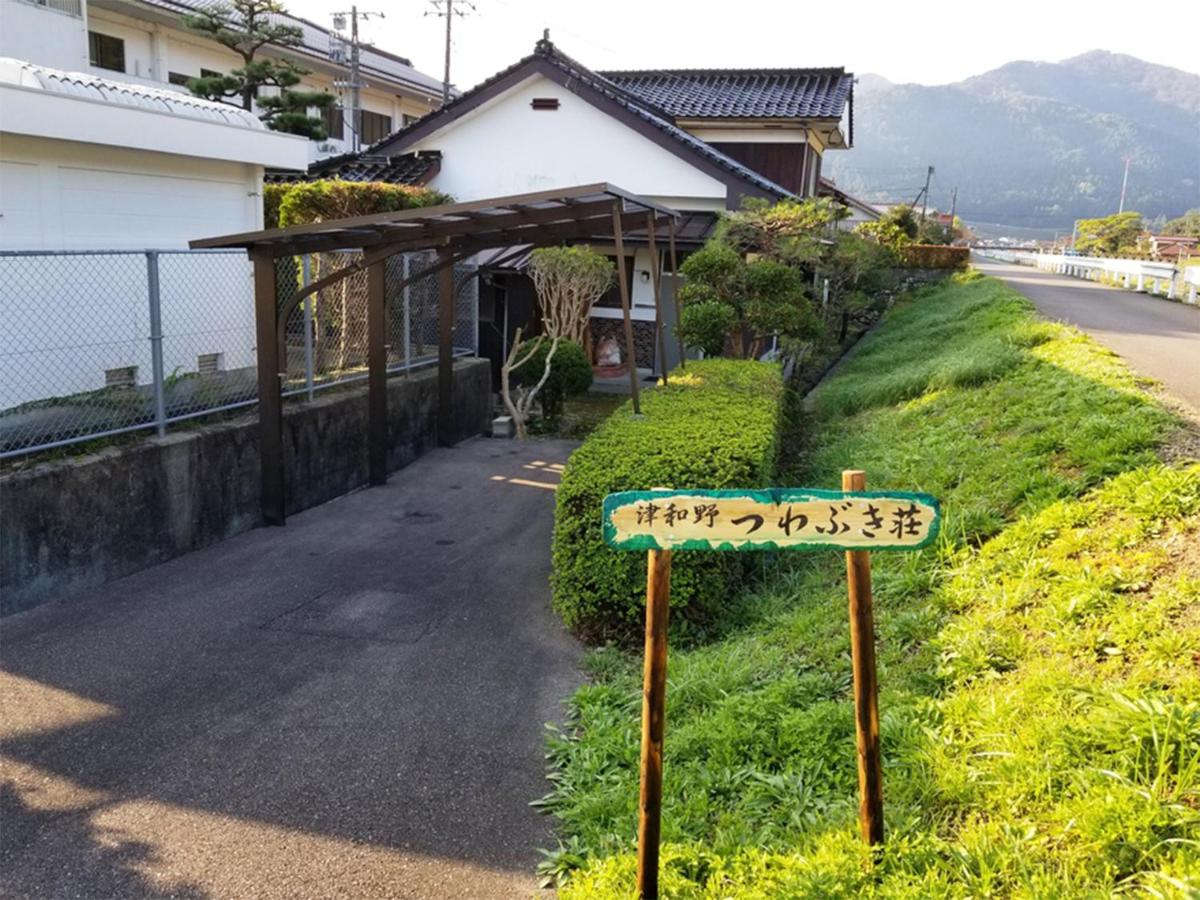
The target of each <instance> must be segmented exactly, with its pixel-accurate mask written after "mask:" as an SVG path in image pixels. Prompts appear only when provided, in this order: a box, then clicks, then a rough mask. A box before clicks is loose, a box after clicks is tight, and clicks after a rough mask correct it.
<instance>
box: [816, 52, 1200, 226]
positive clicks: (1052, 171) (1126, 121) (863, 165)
mask: <svg viewBox="0 0 1200 900" xmlns="http://www.w3.org/2000/svg"><path fill="white" fill-rule="evenodd" d="M855 107H856V109H855V123H854V125H855V134H854V149H853V150H851V151H850V152H848V153H829V154H827V155H826V158H825V159H826V165H827V166H828V167H829V174H831V175H832V176H833V177H834V178H835V179H836V180H837V183H838V186H839V187H842V188H845V189H846V190H849V191H851V192H852V193H856V194H859V195H861V196H863V197H864V198H867V199H878V200H889V201H909V200H911V199H912V198H913V197H915V196H916V194H917V191H918V190H919V189H920V187H921V184H922V183H923V181H924V177H925V167H926V166H927V165H930V164H932V165H934V166H935V167H936V170H937V171H936V174H935V182H934V189H933V191H932V202H933V203H934V204H936V205H939V206H941V207H942V208H949V206H950V191H951V189H952V188H953V187H955V186H957V187H958V189H959V193H958V213H959V214H960V215H961V216H962V217H963V218H964V219H966V220H968V221H975V222H988V223H996V222H998V223H1003V224H1006V225H1018V226H1028V227H1037V228H1048V229H1066V230H1070V228H1071V226H1072V223H1073V221H1074V220H1075V219H1079V218H1088V217H1095V216H1102V215H1107V214H1109V213H1112V212H1116V208H1117V200H1118V198H1119V197H1120V194H1121V178H1122V175H1123V172H1124V158H1125V157H1126V156H1128V157H1130V158H1131V159H1132V163H1131V168H1130V175H1129V190H1128V196H1127V199H1126V203H1125V208H1126V209H1136V210H1139V211H1141V212H1142V213H1143V214H1144V215H1145V216H1146V217H1147V218H1149V219H1151V220H1153V219H1155V218H1157V217H1159V216H1160V215H1162V216H1165V217H1167V218H1172V217H1174V216H1179V215H1182V214H1183V213H1184V211H1185V210H1187V209H1189V208H1192V207H1195V206H1200V173H1198V172H1197V167H1196V160H1197V159H1198V158H1200V75H1193V74H1190V73H1188V72H1183V71H1180V70H1179V69H1172V68H1169V67H1167V66H1157V65H1153V64H1151V63H1147V62H1143V61H1142V60H1139V59H1136V58H1134V57H1132V56H1123V55H1120V54H1115V53H1105V52H1101V51H1094V52H1091V53H1085V54H1083V55H1082V56H1077V57H1074V58H1072V59H1067V60H1063V61H1062V62H1059V63H1048V62H1012V63H1009V64H1007V65H1005V66H1001V67H1000V68H998V69H995V70H993V71H991V72H986V73H984V74H982V75H977V76H975V77H973V78H968V79H966V80H965V81H960V82H957V83H955V84H947V85H937V86H927V85H918V84H891V83H889V82H887V81H886V80H884V79H881V78H878V77H871V76H867V77H864V78H863V79H862V80H861V83H860V85H859V87H858V89H857V90H856V92H855Z"/></svg>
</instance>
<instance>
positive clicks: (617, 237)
mask: <svg viewBox="0 0 1200 900" xmlns="http://www.w3.org/2000/svg"><path fill="white" fill-rule="evenodd" d="M678 216H679V214H678V213H676V212H675V211H674V210H671V209H668V208H666V207H664V206H660V205H658V204H656V203H653V202H651V201H649V200H646V199H645V198H642V197H638V196H637V195H635V194H630V193H628V192H627V191H623V190H620V189H619V188H616V187H613V186H612V185H609V184H588V185H581V186H579V187H573V188H562V189H558V190H550V191H540V192H536V193H530V194H518V195H515V196H511V197H496V198H492V199H488V200H476V201H473V202H470V203H450V204H445V205H442V206H427V207H423V208H420V209H407V210H401V211H397V212H387V213H378V214H376V215H369V216H357V217H354V218H347V219H335V220H332V221H328V222H319V223H315V224H312V225H296V226H293V227H291V228H274V229H268V230H265V231H254V232H247V233H244V234H232V235H225V236H223V237H215V238H205V239H203V240H196V241H192V242H191V245H190V246H191V247H192V248H194V249H200V248H241V249H244V250H246V251H247V253H248V254H249V256H250V259H251V261H252V262H253V264H254V307H255V325H256V331H257V347H258V398H259V402H258V418H259V427H260V431H261V436H260V453H261V457H262V510H263V518H264V519H265V520H266V521H267V522H268V523H269V524H273V525H282V524H284V520H285V501H286V497H285V494H284V469H283V396H282V387H283V385H282V381H283V378H284V377H285V376H286V373H285V372H284V371H283V369H284V368H285V366H284V365H281V363H284V362H285V361H286V359H287V356H286V345H285V334H284V331H285V327H286V322H287V319H288V316H289V315H290V314H291V313H292V312H293V311H294V310H295V309H296V308H297V307H298V306H299V304H300V303H301V302H302V301H303V300H304V298H305V297H308V296H310V295H312V294H315V293H316V292H317V291H320V290H322V289H323V288H326V287H328V286H330V285H331V284H334V283H335V282H337V281H340V280H341V279H343V278H346V277H348V276H349V275H351V274H352V273H354V272H358V271H361V270H363V269H366V271H367V410H368V412H367V423H368V425H367V430H368V435H367V447H368V452H367V458H368V474H369V480H370V483H371V484H384V483H386V482H387V446H388V422H387V353H388V346H387V330H388V328H387V291H386V287H387V286H386V284H385V271H386V269H385V267H386V263H387V260H388V258H389V257H391V256H394V255H395V254H397V253H413V252H417V251H423V250H435V251H437V258H436V260H435V261H434V262H433V263H432V264H430V265H428V266H426V267H425V268H424V269H422V270H420V271H418V272H415V273H413V274H411V275H409V276H408V277H406V278H405V279H404V280H403V281H401V282H399V283H398V284H394V285H392V288H393V291H396V290H400V289H402V288H404V287H406V286H408V285H409V284H411V283H413V282H415V281H418V280H420V279H422V278H427V277H430V276H432V275H435V274H436V275H437V276H438V404H437V408H438V423H439V427H438V440H439V442H440V443H442V444H448V443H452V442H453V441H452V436H451V435H450V433H449V427H448V423H449V422H451V421H452V406H453V385H454V358H453V356H454V354H453V331H454V295H455V284H454V265H455V263H458V262H462V261H464V260H467V259H469V258H470V257H473V256H476V255H477V254H479V253H481V252H483V251H487V250H493V251H496V252H495V253H494V254H493V255H492V257H491V258H490V259H489V260H488V261H487V264H497V263H500V262H502V261H503V260H504V258H505V257H506V256H508V255H509V254H510V253H522V252H528V250H529V248H530V247H539V246H550V245H557V244H562V243H566V242H572V241H575V242H578V241H588V240H592V241H594V240H601V241H608V240H611V241H612V242H613V243H614V244H615V245H616V256H617V282H618V284H619V288H620V296H621V311H622V315H623V319H624V336H625V356H626V361H627V362H628V367H629V382H630V389H631V391H632V394H633V405H634V410H635V412H640V406H639V397H638V381H637V365H636V356H635V354H634V342H633V324H632V321H631V319H630V299H629V284H628V282H627V280H626V271H625V265H626V263H625V253H624V239H625V236H626V235H629V236H631V237H633V236H634V235H638V236H639V238H640V236H641V235H643V234H644V236H645V240H646V241H647V242H648V244H649V248H650V256H651V266H652V272H651V278H652V282H653V287H654V305H655V313H656V315H655V319H656V322H655V324H656V330H657V340H658V345H659V353H660V356H662V355H664V354H663V351H664V348H665V337H664V334H663V327H662V307H661V301H660V298H661V295H662V291H661V282H662V266H661V265H659V259H658V249H657V244H656V237H657V233H658V230H659V228H660V225H661V223H662V222H665V223H666V224H667V226H668V241H669V245H670V254H671V257H672V270H674V268H675V264H674V257H675V223H676V219H677V218H678ZM336 250H361V251H362V257H361V259H359V260H358V261H357V262H355V263H353V264H351V265H348V266H345V267H342V268H339V269H338V270H337V271H336V272H333V273H332V274H330V275H327V276H325V277H323V278H319V279H317V280H316V281H314V282H312V283H311V284H308V285H305V286H304V287H303V288H301V289H299V290H297V291H295V292H291V293H289V295H288V297H287V301H286V302H285V303H283V304H282V305H280V304H279V302H278V286H277V284H276V278H277V275H276V265H275V261H276V260H277V259H279V258H280V257H289V256H300V255H303V254H308V253H325V252H331V251H336ZM680 356H681V357H682V349H681V352H680Z"/></svg>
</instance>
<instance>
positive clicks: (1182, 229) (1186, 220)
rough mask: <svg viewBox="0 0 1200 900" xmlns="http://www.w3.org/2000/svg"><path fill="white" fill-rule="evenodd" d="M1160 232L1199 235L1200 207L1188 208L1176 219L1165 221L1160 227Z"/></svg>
mask: <svg viewBox="0 0 1200 900" xmlns="http://www.w3.org/2000/svg"><path fill="white" fill-rule="evenodd" d="M1162 233H1163V234H1183V235H1189V236H1191V237H1200V209H1189V210H1188V211H1187V212H1185V213H1184V214H1183V215H1182V216H1180V217H1179V218H1178V219H1172V220H1171V221H1169V222H1167V223H1166V224H1165V225H1163V227H1162Z"/></svg>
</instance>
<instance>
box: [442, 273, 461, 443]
mask: <svg viewBox="0 0 1200 900" xmlns="http://www.w3.org/2000/svg"><path fill="white" fill-rule="evenodd" d="M448 255H449V251H443V256H442V259H441V262H447V259H448ZM454 293H455V291H454V266H453V265H451V264H447V265H444V266H443V267H442V269H441V271H439V272H438V420H437V435H438V443H439V444H440V445H441V446H443V447H449V446H451V445H453V444H454V443H455V442H456V441H455V438H456V437H457V433H456V430H455V428H454V425H453V423H454Z"/></svg>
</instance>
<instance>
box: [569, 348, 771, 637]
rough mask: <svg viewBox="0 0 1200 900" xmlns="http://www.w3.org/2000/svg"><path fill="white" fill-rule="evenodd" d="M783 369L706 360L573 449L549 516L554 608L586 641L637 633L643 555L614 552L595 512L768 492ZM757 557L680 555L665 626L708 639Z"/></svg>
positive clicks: (693, 364) (676, 374)
mask: <svg viewBox="0 0 1200 900" xmlns="http://www.w3.org/2000/svg"><path fill="white" fill-rule="evenodd" d="M783 396H784V387H783V376H782V373H781V370H780V368H779V366H777V365H775V364H773V363H761V362H754V361H749V360H730V359H705V360H698V361H695V362H689V363H688V364H687V368H686V369H680V370H677V371H675V372H673V373H672V374H671V376H670V380H669V385H668V386H666V387H660V388H656V389H655V390H653V391H649V392H647V393H646V394H645V395H643V397H642V411H643V413H644V415H643V417H641V418H636V419H635V418H634V417H633V416H632V410H631V407H630V405H629V404H628V403H626V404H625V405H624V406H622V407H621V408H620V409H618V410H617V411H616V412H615V413H613V415H612V416H610V417H609V419H608V420H607V421H606V422H604V424H603V425H601V426H600V427H599V428H598V429H597V430H596V431H594V432H593V433H592V434H591V435H590V436H589V437H588V439H587V440H586V441H584V443H583V445H582V446H581V447H580V448H579V449H578V450H576V451H575V452H574V453H573V454H572V455H571V459H570V461H569V462H568V464H567V467H566V471H565V472H564V473H563V478H562V484H561V485H560V486H559V488H558V492H557V498H556V505H555V514H554V544H553V574H552V576H551V581H552V584H553V589H554V600H553V602H554V609H555V610H556V611H557V612H558V614H559V615H560V616H561V617H562V619H563V622H564V623H566V626H567V627H568V628H569V629H571V631H573V632H574V633H575V634H577V635H579V636H580V637H582V638H583V639H585V640H589V641H603V640H606V639H609V638H615V639H618V640H621V639H629V638H631V637H633V636H635V635H636V634H638V633H639V632H640V629H641V620H642V609H643V606H644V605H645V592H646V556H645V554H643V553H627V552H618V551H615V550H610V549H608V547H607V546H606V545H605V544H604V540H603V536H602V533H601V516H600V511H601V505H602V502H603V500H604V497H605V495H606V494H609V493H611V492H613V491H625V490H645V489H649V488H655V487H667V488H730V487H766V486H768V485H770V483H771V479H772V476H773V474H774V469H775V460H776V452H777V433H778V430H779V426H780V421H781V418H782V411H781V410H782V402H783ZM753 559H754V555H753V554H746V553H698V552H686V551H679V552H677V553H675V555H674V558H673V564H672V567H673V572H672V576H671V608H672V613H671V616H672V627H673V628H674V629H676V630H677V631H678V630H680V629H682V630H684V631H685V632H687V631H691V632H695V631H697V630H701V631H702V630H703V629H704V628H705V627H706V626H707V625H709V624H710V623H712V622H713V621H714V620H715V619H718V618H719V617H720V614H721V612H722V610H723V609H725V608H726V607H727V604H728V603H729V600H730V598H731V597H733V596H735V595H736V590H735V588H736V586H737V585H738V584H739V582H740V581H742V580H743V579H744V578H745V576H746V574H747V573H748V569H747V566H748V565H749V564H750V563H751V562H752V561H753Z"/></svg>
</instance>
